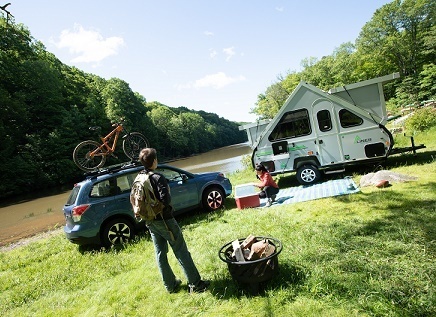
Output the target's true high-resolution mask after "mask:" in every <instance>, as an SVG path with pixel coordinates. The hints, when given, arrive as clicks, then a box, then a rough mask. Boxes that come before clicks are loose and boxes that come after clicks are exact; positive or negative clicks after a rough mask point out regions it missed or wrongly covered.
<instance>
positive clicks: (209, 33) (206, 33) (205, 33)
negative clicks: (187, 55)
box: [203, 31, 214, 36]
mask: <svg viewBox="0 0 436 317" xmlns="http://www.w3.org/2000/svg"><path fill="white" fill-rule="evenodd" d="M203 34H204V35H206V36H213V35H214V34H213V33H212V32H210V31H204V32H203Z"/></svg>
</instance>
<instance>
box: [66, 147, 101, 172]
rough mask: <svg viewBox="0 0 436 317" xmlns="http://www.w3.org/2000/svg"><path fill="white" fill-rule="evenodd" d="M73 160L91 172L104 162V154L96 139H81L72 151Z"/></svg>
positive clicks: (84, 169) (81, 167) (82, 168)
mask: <svg viewBox="0 0 436 317" xmlns="http://www.w3.org/2000/svg"><path fill="white" fill-rule="evenodd" d="M73 161H74V163H76V165H77V166H78V167H79V168H80V169H81V170H83V171H85V172H92V171H94V170H95V169H97V168H100V167H102V166H103V165H104V163H105V162H106V155H105V153H103V152H102V150H101V149H100V144H99V143H98V142H96V141H91V140H88V141H83V142H81V143H79V144H78V145H77V146H76V148H75V149H74V152H73Z"/></svg>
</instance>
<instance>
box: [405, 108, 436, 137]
mask: <svg viewBox="0 0 436 317" xmlns="http://www.w3.org/2000/svg"><path fill="white" fill-rule="evenodd" d="M434 126H436V109H435V108H430V107H426V108H422V109H418V110H416V111H415V113H414V114H413V115H412V116H411V117H410V118H409V119H407V121H406V130H407V131H409V132H413V131H420V132H423V131H426V130H429V129H430V128H431V127H434Z"/></svg>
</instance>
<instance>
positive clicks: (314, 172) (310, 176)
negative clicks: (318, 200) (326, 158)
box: [297, 165, 321, 185]
mask: <svg viewBox="0 0 436 317" xmlns="http://www.w3.org/2000/svg"><path fill="white" fill-rule="evenodd" d="M320 179H321V173H320V172H319V170H318V169H317V168H316V167H315V166H313V165H303V166H300V167H299V168H298V169H297V180H298V182H299V183H300V184H302V185H309V184H313V183H316V182H317V181H318V180H320Z"/></svg>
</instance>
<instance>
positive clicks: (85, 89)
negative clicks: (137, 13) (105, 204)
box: [0, 16, 247, 198]
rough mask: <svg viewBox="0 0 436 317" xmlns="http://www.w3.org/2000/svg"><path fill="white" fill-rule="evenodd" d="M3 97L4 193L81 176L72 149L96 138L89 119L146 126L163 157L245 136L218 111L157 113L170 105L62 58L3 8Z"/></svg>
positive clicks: (0, 151) (0, 159)
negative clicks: (9, 18) (8, 16)
mask: <svg viewBox="0 0 436 317" xmlns="http://www.w3.org/2000/svg"><path fill="white" fill-rule="evenodd" d="M0 105H1V106H0V115H1V116H0V133H2V134H1V135H2V145H1V147H0V174H1V175H2V182H1V183H0V198H3V197H7V196H11V195H17V194H20V193H24V192H28V191H34V190H35V188H38V189H44V188H47V187H51V186H59V185H62V184H65V183H71V182H74V181H76V180H77V179H78V178H79V177H82V176H83V175H82V172H81V171H80V170H78V169H77V168H76V167H75V165H74V163H73V162H72V153H73V150H74V148H75V146H76V145H77V144H78V143H79V142H81V141H83V140H86V139H94V140H98V139H97V137H98V135H96V134H95V133H94V132H93V131H90V130H89V129H88V127H89V126H101V127H102V134H106V133H108V132H109V131H110V130H112V127H111V123H114V122H119V121H120V120H121V119H124V125H125V127H126V129H127V130H128V131H138V132H141V133H142V134H144V135H145V136H146V137H147V139H148V140H149V141H150V143H151V146H153V147H155V148H157V150H158V151H159V153H161V155H162V157H161V159H162V160H164V159H171V158H175V157H180V156H189V155H192V154H194V153H200V152H205V151H208V150H211V149H213V148H217V147H222V146H226V145H231V144H235V143H241V142H245V141H246V139H247V137H246V135H245V132H244V131H239V128H238V124H237V123H235V122H230V121H228V120H225V119H223V118H219V117H218V116H216V115H215V114H209V113H206V112H196V111H191V110H189V109H187V108H183V109H173V110H171V108H169V107H167V109H168V110H169V111H167V112H166V114H168V112H169V113H170V115H168V116H167V118H164V117H162V118H160V119H159V118H158V117H159V115H158V113H157V112H156V111H157V110H156V109H159V108H160V107H166V106H164V105H160V104H159V105H154V104H151V105H147V103H146V99H145V97H143V96H141V95H139V94H138V93H134V92H133V91H132V90H131V89H130V87H129V85H128V83H126V82H124V81H123V80H121V79H117V78H112V79H109V80H105V79H103V78H100V77H98V76H95V75H92V74H87V73H84V72H82V71H80V70H79V69H77V68H75V67H69V66H67V65H64V64H62V63H61V62H60V61H59V60H58V59H57V58H56V57H55V56H54V55H53V54H51V53H49V52H47V51H46V50H45V48H44V46H43V45H42V43H41V42H38V41H36V40H35V39H33V38H32V37H31V35H30V32H29V30H27V29H26V28H25V27H24V26H22V25H19V24H15V23H14V21H13V20H12V21H9V23H6V20H5V19H4V18H3V17H1V16H0ZM155 110H156V111H155ZM153 111H155V112H156V113H155V114H154V113H153ZM120 143H121V141H120ZM115 154H116V155H117V156H118V157H119V159H116V158H110V159H109V161H108V162H107V164H115V163H120V162H123V161H126V160H127V158H126V157H125V155H124V153H123V152H122V149H121V146H117V150H116V152H115ZM17 175H19V177H17Z"/></svg>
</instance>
